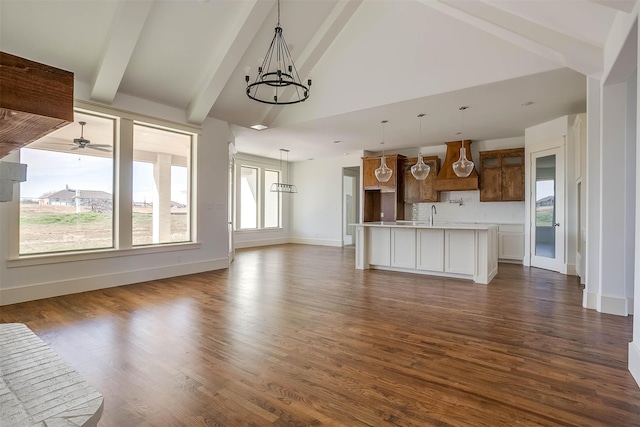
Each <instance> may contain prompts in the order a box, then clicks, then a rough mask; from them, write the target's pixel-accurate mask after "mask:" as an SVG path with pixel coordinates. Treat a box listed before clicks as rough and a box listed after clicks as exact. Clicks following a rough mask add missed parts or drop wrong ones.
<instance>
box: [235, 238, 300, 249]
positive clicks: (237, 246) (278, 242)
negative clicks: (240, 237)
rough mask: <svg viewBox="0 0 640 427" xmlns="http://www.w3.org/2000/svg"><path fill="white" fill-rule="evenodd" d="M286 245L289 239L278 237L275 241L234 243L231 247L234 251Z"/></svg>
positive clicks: (260, 240)
mask: <svg viewBox="0 0 640 427" xmlns="http://www.w3.org/2000/svg"><path fill="white" fill-rule="evenodd" d="M286 243H289V239H287V238H286V237H278V238H275V239H258V240H247V241H244V242H238V241H234V242H233V246H234V248H235V249H244V248H257V247H259V246H272V245H284V244H286Z"/></svg>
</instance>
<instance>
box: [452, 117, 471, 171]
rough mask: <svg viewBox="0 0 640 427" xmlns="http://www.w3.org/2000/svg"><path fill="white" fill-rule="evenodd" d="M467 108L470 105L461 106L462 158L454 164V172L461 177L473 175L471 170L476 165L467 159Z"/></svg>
mask: <svg viewBox="0 0 640 427" xmlns="http://www.w3.org/2000/svg"><path fill="white" fill-rule="evenodd" d="M467 108H469V107H460V117H461V119H460V121H461V126H460V144H461V145H462V147H461V148H460V158H459V159H458V161H457V162H455V163H454V164H453V172H454V173H455V174H456V175H457V176H458V177H459V178H466V177H468V176H469V175H471V172H472V171H473V166H474V165H473V162H472V161H470V160H467V150H466V149H465V148H464V137H463V130H464V110H466V109H467Z"/></svg>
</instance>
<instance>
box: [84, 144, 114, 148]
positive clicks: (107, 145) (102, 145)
mask: <svg viewBox="0 0 640 427" xmlns="http://www.w3.org/2000/svg"><path fill="white" fill-rule="evenodd" d="M87 147H91V148H96V147H100V148H112V147H113V146H112V145H109V144H90V145H87Z"/></svg>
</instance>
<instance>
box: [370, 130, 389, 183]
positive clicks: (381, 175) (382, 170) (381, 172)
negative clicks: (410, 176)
mask: <svg viewBox="0 0 640 427" xmlns="http://www.w3.org/2000/svg"><path fill="white" fill-rule="evenodd" d="M388 122H389V121H388V120H383V121H382V122H380V123H382V142H381V144H382V157H381V158H380V167H379V168H378V169H376V170H375V171H374V173H375V174H376V179H377V180H378V181H380V182H387V181H389V180H390V179H391V175H393V170H391V169H389V168H388V167H387V159H386V158H385V157H384V125H385V124H386V123H388Z"/></svg>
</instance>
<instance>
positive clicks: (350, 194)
mask: <svg viewBox="0 0 640 427" xmlns="http://www.w3.org/2000/svg"><path fill="white" fill-rule="evenodd" d="M358 176H359V170H358V168H355V169H354V168H343V170H342V244H343V246H347V245H353V244H354V243H355V237H354V235H355V227H354V226H353V225H352V224H355V223H357V222H358V189H359V184H358Z"/></svg>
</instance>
